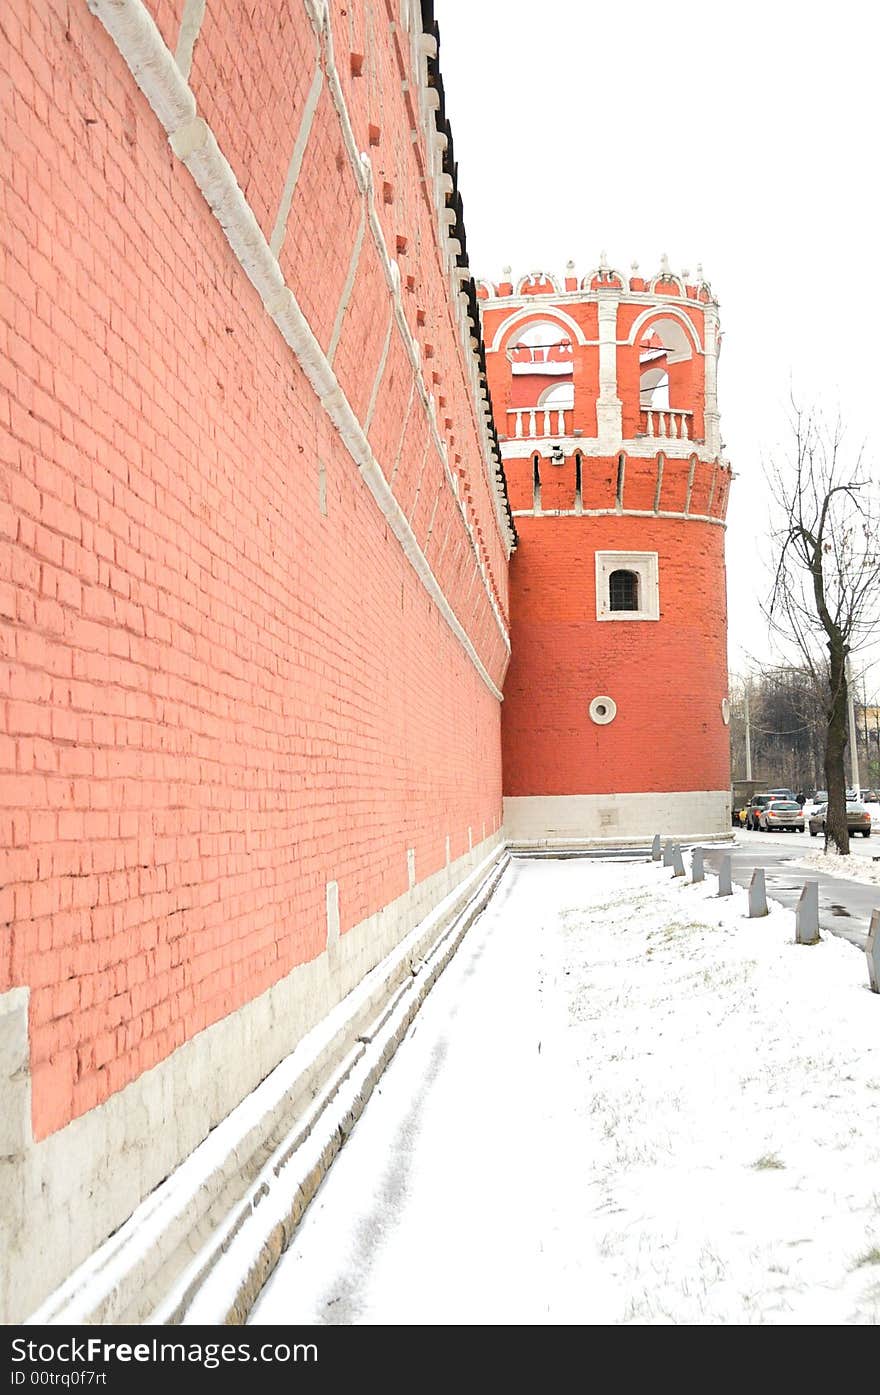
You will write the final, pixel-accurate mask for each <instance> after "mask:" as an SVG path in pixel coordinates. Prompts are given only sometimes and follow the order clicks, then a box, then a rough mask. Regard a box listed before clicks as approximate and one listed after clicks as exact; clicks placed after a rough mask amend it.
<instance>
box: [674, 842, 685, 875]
mask: <svg viewBox="0 0 880 1395" xmlns="http://www.w3.org/2000/svg"><path fill="white" fill-rule="evenodd" d="M672 875H673V877H683V876H684V858H683V857H682V855H681V843H676V844H674V846H673V849H672Z"/></svg>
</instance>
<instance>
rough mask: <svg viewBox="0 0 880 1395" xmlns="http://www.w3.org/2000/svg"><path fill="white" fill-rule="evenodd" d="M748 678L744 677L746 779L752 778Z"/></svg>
mask: <svg viewBox="0 0 880 1395" xmlns="http://www.w3.org/2000/svg"><path fill="white" fill-rule="evenodd" d="M750 681H751V680H750V679H748V678H747V679H746V779H747V780H751V778H752V727H751V722H750V721H749V684H750Z"/></svg>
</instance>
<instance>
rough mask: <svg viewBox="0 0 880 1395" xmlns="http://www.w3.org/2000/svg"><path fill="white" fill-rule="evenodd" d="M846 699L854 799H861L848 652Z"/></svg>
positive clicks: (854, 711) (854, 710) (854, 712)
mask: <svg viewBox="0 0 880 1395" xmlns="http://www.w3.org/2000/svg"><path fill="white" fill-rule="evenodd" d="M846 701H847V707H848V709H849V749H850V769H851V770H852V787H853V789H854V790H855V792H856V799H861V797H862V787H861V785H860V783H859V749H858V746H857V745H856V709H855V704H854V703H853V687H852V669H851V668H850V663H849V655H848V654H847V656H846Z"/></svg>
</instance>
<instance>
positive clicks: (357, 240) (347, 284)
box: [327, 202, 367, 366]
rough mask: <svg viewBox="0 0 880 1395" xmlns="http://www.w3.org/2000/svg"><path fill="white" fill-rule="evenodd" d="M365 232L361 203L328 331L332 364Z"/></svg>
mask: <svg viewBox="0 0 880 1395" xmlns="http://www.w3.org/2000/svg"><path fill="white" fill-rule="evenodd" d="M366 232H367V205H366V203H364V202H362V203H361V216H360V218H359V219H358V227H357V232H356V233H355V235H354V242H353V243H352V247H351V255H350V256H349V259H348V270H347V271H346V273H345V280H344V281H343V283H342V290H341V292H340V295H339V304H338V305H337V307H336V314H335V315H334V316H333V328H332V330H331V331H330V341H329V343H328V345H327V362H328V363H329V364H330V365H331V366H332V364H333V360H334V358H335V357H336V350H337V349H338V348H339V340H340V339H341V337H342V326H343V324H344V322H345V312H346V310H347V309H348V302H349V301H350V300H351V293H352V291H353V290H354V280H355V277H356V276H357V269H358V263H359V262H360V259H361V250H362V248H363V245H364V237H365V236H366Z"/></svg>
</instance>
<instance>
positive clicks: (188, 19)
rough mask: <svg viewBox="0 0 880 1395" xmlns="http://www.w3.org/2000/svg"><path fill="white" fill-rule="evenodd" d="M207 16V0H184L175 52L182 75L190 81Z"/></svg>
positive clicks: (175, 59)
mask: <svg viewBox="0 0 880 1395" xmlns="http://www.w3.org/2000/svg"><path fill="white" fill-rule="evenodd" d="M204 18H205V0H184V5H183V15H182V16H181V20H180V32H179V34H178V36H177V49H176V51H175V54H174V61H175V62H176V64H177V66H178V68H179V69H180V72H181V75H182V76H183V77H185V78H186V79H187V81H189V75H190V71H191V69H192V60H193V50H194V48H195V46H196V40H197V39H198V37H199V34H200V33H201V28H202V20H203V19H204Z"/></svg>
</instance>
